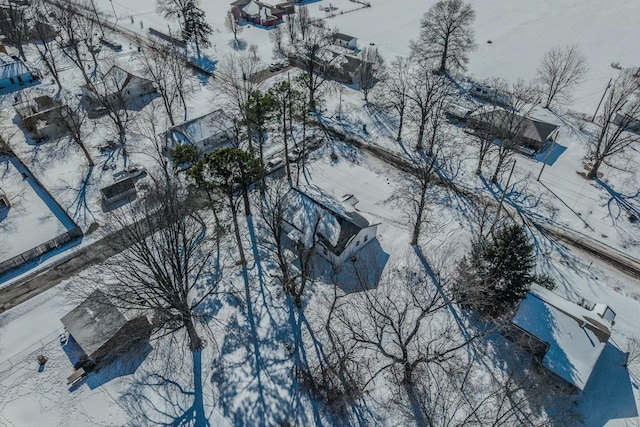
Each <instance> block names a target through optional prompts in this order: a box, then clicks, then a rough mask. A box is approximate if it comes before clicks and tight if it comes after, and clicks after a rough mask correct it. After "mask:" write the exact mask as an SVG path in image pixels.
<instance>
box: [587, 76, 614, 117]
mask: <svg viewBox="0 0 640 427" xmlns="http://www.w3.org/2000/svg"><path fill="white" fill-rule="evenodd" d="M612 81H613V77H612V78H610V79H609V83H607V87H606V88H605V90H604V93H603V94H602V98H600V102H598V106H597V107H596V112H595V113H593V117H591V122H593V121H594V120H595V119H596V115H597V114H598V110H599V109H600V105H601V104H602V101H604V96H605V95H606V94H607V91H608V90H609V88H610V87H611V82H612Z"/></svg>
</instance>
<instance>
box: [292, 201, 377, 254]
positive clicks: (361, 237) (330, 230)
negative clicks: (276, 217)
mask: <svg viewBox="0 0 640 427" xmlns="http://www.w3.org/2000/svg"><path fill="white" fill-rule="evenodd" d="M356 203H357V200H356V199H355V198H354V197H353V196H347V197H345V199H343V202H338V201H336V200H335V199H332V198H329V197H327V196H324V195H321V194H317V195H316V194H314V195H313V196H311V195H310V194H308V193H305V192H302V191H301V190H299V189H297V188H293V189H292V190H291V191H290V192H289V193H288V194H287V209H286V212H285V218H284V221H285V227H284V228H285V232H286V233H287V235H288V236H289V238H290V239H291V240H292V241H294V242H297V243H299V244H302V245H304V246H305V247H307V248H310V247H312V246H313V245H315V250H316V252H317V253H318V254H319V255H320V256H322V257H324V258H326V259H327V260H328V261H329V262H331V263H332V264H333V265H334V266H340V265H341V264H342V263H343V262H345V261H347V260H349V259H352V258H353V257H354V256H355V254H356V253H357V252H358V251H359V250H360V249H362V248H363V247H364V246H366V245H367V244H368V243H371V242H372V241H374V240H376V238H377V232H378V225H379V224H378V223H372V222H371V221H370V220H368V219H367V218H365V217H364V216H363V215H362V214H361V213H359V212H357V210H356V209H355V204H356Z"/></svg>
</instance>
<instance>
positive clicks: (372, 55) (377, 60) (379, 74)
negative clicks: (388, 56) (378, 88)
mask: <svg viewBox="0 0 640 427" xmlns="http://www.w3.org/2000/svg"><path fill="white" fill-rule="evenodd" d="M360 59H362V64H361V65H360V68H359V69H358V83H359V84H360V90H361V91H362V93H363V94H364V102H369V93H371V90H372V89H373V87H374V86H375V85H376V83H378V82H379V81H381V80H384V79H385V78H386V66H385V63H384V58H382V56H381V55H380V53H379V52H378V48H375V47H371V46H366V47H365V48H364V49H362V52H360Z"/></svg>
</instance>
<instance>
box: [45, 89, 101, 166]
mask: <svg viewBox="0 0 640 427" xmlns="http://www.w3.org/2000/svg"><path fill="white" fill-rule="evenodd" d="M63 102H64V105H63V106H62V108H59V109H58V110H57V111H56V113H55V120H56V124H57V125H58V126H60V127H61V128H62V129H64V130H65V131H66V132H67V133H68V134H69V137H70V138H71V140H72V141H73V143H74V144H76V145H77V146H78V148H80V149H81V150H82V153H83V154H84V156H85V157H86V159H87V163H88V164H89V167H93V166H94V165H95V162H94V161H93V159H92V158H91V154H89V150H88V149H87V146H86V145H85V143H84V140H85V137H86V135H87V132H86V129H85V127H86V125H87V110H85V109H84V108H83V107H82V106H81V105H80V104H79V103H78V101H77V99H74V98H72V97H67V99H65V100H64V101H63Z"/></svg>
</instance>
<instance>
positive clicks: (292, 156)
mask: <svg viewBox="0 0 640 427" xmlns="http://www.w3.org/2000/svg"><path fill="white" fill-rule="evenodd" d="M300 157H302V147H294V148H293V149H292V150H291V151H289V155H288V156H287V158H288V159H289V161H290V162H297V161H298V160H299V159H300Z"/></svg>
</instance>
